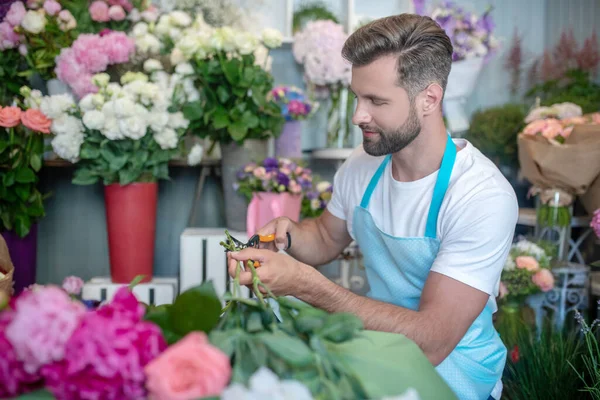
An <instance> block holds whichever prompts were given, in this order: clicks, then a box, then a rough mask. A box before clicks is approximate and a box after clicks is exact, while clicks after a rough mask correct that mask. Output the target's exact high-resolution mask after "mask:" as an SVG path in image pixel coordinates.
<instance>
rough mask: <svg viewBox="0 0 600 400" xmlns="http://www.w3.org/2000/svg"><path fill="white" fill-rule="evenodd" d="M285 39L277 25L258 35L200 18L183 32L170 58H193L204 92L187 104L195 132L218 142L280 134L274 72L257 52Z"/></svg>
mask: <svg viewBox="0 0 600 400" xmlns="http://www.w3.org/2000/svg"><path fill="white" fill-rule="evenodd" d="M159 23H160V22H159ZM281 42H282V36H281V33H280V32H278V31H276V30H273V29H265V30H264V31H263V32H262V35H261V37H258V36H257V35H255V34H252V33H250V32H243V31H239V30H237V29H235V28H232V27H228V26H224V27H220V28H212V27H210V26H208V25H206V24H204V23H201V22H200V21H198V20H197V21H196V23H194V24H192V25H191V26H190V28H188V29H185V30H184V31H183V32H182V34H181V37H180V38H179V39H178V40H177V41H176V43H175V47H174V49H173V51H172V52H171V62H173V63H175V64H179V63H182V62H184V61H186V60H190V63H191V65H192V66H193V71H192V72H191V73H190V74H189V77H192V78H193V79H194V81H195V82H196V87H198V88H199V90H200V94H201V95H200V100H198V101H194V102H189V103H188V104H187V106H186V107H185V114H186V117H187V118H188V119H189V120H190V128H191V130H192V131H193V132H194V133H195V134H197V135H198V136H199V137H201V138H205V137H208V138H210V139H211V140H212V141H213V143H215V144H216V143H221V144H230V143H232V142H235V143H237V144H242V143H243V142H244V141H245V140H246V139H266V138H268V137H270V136H278V135H279V134H280V132H281V128H282V127H283V124H284V122H285V121H284V119H283V117H282V116H281V110H280V109H279V107H278V106H277V104H276V103H275V102H274V101H272V100H271V101H269V100H267V94H268V93H269V91H270V90H271V89H272V87H273V77H272V75H271V74H270V73H269V72H267V71H266V70H265V66H263V65H259V64H257V58H256V55H255V54H256V52H258V51H260V48H261V47H262V48H271V49H272V48H276V47H278V46H280V45H281ZM209 152H210V150H209Z"/></svg>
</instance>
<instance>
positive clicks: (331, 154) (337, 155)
mask: <svg viewBox="0 0 600 400" xmlns="http://www.w3.org/2000/svg"><path fill="white" fill-rule="evenodd" d="M353 151H354V148H343V149H342V148H340V149H334V148H331V149H316V150H313V151H312V153H311V157H312V158H313V159H315V160H335V161H344V160H346V159H347V158H348V157H350V155H351V154H352V152H353Z"/></svg>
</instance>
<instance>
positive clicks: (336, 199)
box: [327, 161, 349, 221]
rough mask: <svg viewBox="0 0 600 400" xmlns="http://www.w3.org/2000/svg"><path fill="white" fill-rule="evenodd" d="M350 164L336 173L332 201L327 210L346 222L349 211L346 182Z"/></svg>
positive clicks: (344, 165)
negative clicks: (347, 211)
mask: <svg viewBox="0 0 600 400" xmlns="http://www.w3.org/2000/svg"><path fill="white" fill-rule="evenodd" d="M348 162H349V161H346V162H345V163H344V164H343V165H342V166H341V167H340V168H339V169H338V170H337V171H336V173H335V175H334V177H333V193H332V194H331V200H329V203H327V210H328V211H329V212H330V213H331V214H332V215H333V216H334V217H337V218H339V219H343V220H344V221H345V220H346V219H347V217H346V210H347V209H348V204H347V196H345V195H344V190H345V187H346V185H345V181H346V179H347V175H348V172H347V169H348Z"/></svg>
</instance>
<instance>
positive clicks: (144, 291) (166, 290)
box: [82, 277, 179, 306]
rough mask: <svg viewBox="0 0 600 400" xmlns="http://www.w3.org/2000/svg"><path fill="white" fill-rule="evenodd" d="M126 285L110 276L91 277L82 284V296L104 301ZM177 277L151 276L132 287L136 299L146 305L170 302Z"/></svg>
mask: <svg viewBox="0 0 600 400" xmlns="http://www.w3.org/2000/svg"><path fill="white" fill-rule="evenodd" d="M122 286H127V285H126V284H122V283H113V282H112V281H111V279H110V278H108V277H107V278H103V277H100V278H92V279H91V280H90V281H88V282H86V283H85V285H84V286H83V290H82V297H83V299H85V300H98V301H102V302H103V301H106V300H110V299H112V297H113V296H114V294H115V293H116V291H117V290H118V289H119V288H120V287H122ZM178 286H179V285H178V282H177V278H153V279H152V280H151V281H150V282H148V283H139V284H137V285H136V286H134V288H133V293H134V294H135V296H136V297H137V299H138V300H139V301H141V302H143V303H146V304H148V305H154V306H160V305H163V304H171V303H173V301H174V300H175V297H176V296H177V294H178V293H179V292H178Z"/></svg>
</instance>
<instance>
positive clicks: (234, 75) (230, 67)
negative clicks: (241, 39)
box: [222, 58, 240, 86]
mask: <svg viewBox="0 0 600 400" xmlns="http://www.w3.org/2000/svg"><path fill="white" fill-rule="evenodd" d="M222 66H223V73H224V74H225V78H227V80H228V81H229V83H230V84H231V85H232V86H237V82H238V80H239V78H240V61H239V60H237V59H235V58H233V59H231V60H226V61H224V62H223V63H222Z"/></svg>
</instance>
